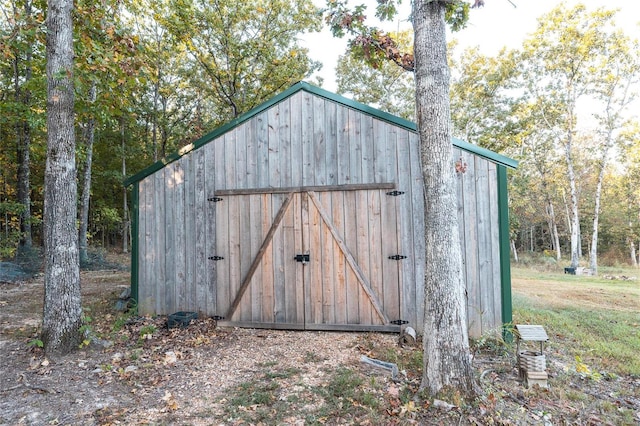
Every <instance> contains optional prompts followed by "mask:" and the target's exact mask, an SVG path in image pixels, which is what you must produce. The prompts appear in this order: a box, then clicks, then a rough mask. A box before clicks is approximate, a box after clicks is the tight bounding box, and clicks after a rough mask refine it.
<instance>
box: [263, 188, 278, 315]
mask: <svg viewBox="0 0 640 426" xmlns="http://www.w3.org/2000/svg"><path fill="white" fill-rule="evenodd" d="M261 197H262V199H263V201H262V204H263V206H265V208H264V210H263V211H262V239H263V240H264V238H265V237H266V235H267V232H268V231H269V229H270V228H271V224H272V223H273V218H274V216H275V214H276V212H277V210H278V207H279V206H274V205H273V196H272V195H271V194H262V195H261ZM273 258H274V253H273V242H271V244H270V245H269V247H268V248H267V251H266V252H265V254H264V257H263V258H262V322H274V318H273V311H274V292H273V284H274V283H273V281H274V262H273V260H274V259H273Z"/></svg>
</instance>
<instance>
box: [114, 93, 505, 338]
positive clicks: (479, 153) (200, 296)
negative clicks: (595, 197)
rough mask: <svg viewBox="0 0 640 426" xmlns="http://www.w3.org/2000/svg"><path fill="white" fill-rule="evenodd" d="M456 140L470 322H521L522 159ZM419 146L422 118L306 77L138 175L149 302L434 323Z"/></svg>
mask: <svg viewBox="0 0 640 426" xmlns="http://www.w3.org/2000/svg"><path fill="white" fill-rule="evenodd" d="M453 145H454V158H455V161H456V163H457V166H458V167H457V169H458V170H459V171H458V172H457V180H458V194H459V196H458V216H459V218H460V222H461V223H462V225H463V226H462V228H461V231H460V232H461V233H460V236H461V240H462V245H463V250H462V251H463V257H464V269H465V282H466V287H467V303H468V324H469V334H470V336H472V337H478V336H480V335H481V334H482V333H485V332H487V331H490V330H495V329H500V328H501V327H502V324H503V323H506V322H510V321H511V279H510V269H509V248H508V247H509V244H508V242H509V240H508V217H507V193H506V188H507V185H506V171H507V168H509V167H516V165H517V163H516V162H515V161H514V160H511V159H509V158H506V157H504V156H501V155H499V154H496V153H494V152H491V151H489V150H486V149H483V148H479V147H477V146H474V145H471V144H468V143H465V142H463V141H460V140H453ZM419 158H420V156H419V145H418V135H417V133H416V127H415V124H413V123H411V122H408V121H406V120H403V119H401V118H398V117H395V116H392V115H390V114H387V113H384V112H382V111H379V110H377V109H374V108H371V107H368V106H366V105H363V104H360V103H358V102H354V101H352V100H349V99H346V98H344V97H341V96H339V95H336V94H334V93H330V92H327V91H326V90H323V89H320V88H318V87H315V86H312V85H309V84H307V83H297V84H295V85H294V86H292V87H290V88H289V89H288V90H286V91H284V92H283V93H281V94H279V95H278V96H275V97H274V98H273V99H271V100H269V101H267V102H265V103H264V104H262V105H260V106H258V107H256V108H255V109H253V110H251V111H249V112H247V113H246V114H244V115H242V116H240V117H238V118H237V119H235V120H233V121H231V122H230V123H228V124H226V125H224V126H222V127H220V128H218V129H217V130H215V131H213V132H211V133H209V134H208V135H206V136H204V137H202V138H201V139H199V140H198V141H196V142H194V143H193V144H191V145H189V146H187V147H185V148H183V149H182V150H180V152H178V153H176V154H174V155H172V156H170V157H169V158H166V159H164V160H162V161H159V162H157V163H156V164H153V165H152V166H150V167H149V168H147V169H145V170H143V171H141V172H139V173H138V174H136V175H134V176H132V177H131V178H129V179H128V180H127V181H126V182H125V185H127V186H129V185H132V186H133V190H132V193H133V196H132V197H133V202H132V205H133V223H134V226H133V245H132V247H133V250H132V252H133V253H132V271H131V272H132V273H131V287H132V294H133V295H134V297H135V299H136V300H137V302H138V310H139V313H140V314H171V313H174V312H177V311H195V312H198V313H199V314H200V315H205V316H209V317H217V318H218V319H219V321H220V324H224V325H236V326H242V327H264V328H286V329H323V330H382V331H398V330H399V329H400V325H401V324H410V325H411V326H413V327H414V328H416V329H417V330H418V332H420V331H421V329H422V316H423V295H424V290H423V277H424V268H425V264H424V256H425V255H424V251H425V250H424V249H425V248H424V244H425V242H424V202H423V181H422V175H421V170H420V164H419V162H420V160H419ZM451 167H452V168H454V167H456V164H452V165H451Z"/></svg>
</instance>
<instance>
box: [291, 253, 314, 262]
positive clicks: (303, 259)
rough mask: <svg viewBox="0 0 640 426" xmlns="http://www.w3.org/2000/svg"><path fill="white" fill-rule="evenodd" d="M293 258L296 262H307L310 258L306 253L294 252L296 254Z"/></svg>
mask: <svg viewBox="0 0 640 426" xmlns="http://www.w3.org/2000/svg"><path fill="white" fill-rule="evenodd" d="M294 260H295V261H296V262H302V263H308V262H309V260H310V257H309V255H308V254H296V256H295V257H294Z"/></svg>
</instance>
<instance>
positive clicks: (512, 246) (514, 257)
mask: <svg viewBox="0 0 640 426" xmlns="http://www.w3.org/2000/svg"><path fill="white" fill-rule="evenodd" d="M511 250H512V251H513V260H515V261H516V263H517V262H518V250H516V241H515V240H511Z"/></svg>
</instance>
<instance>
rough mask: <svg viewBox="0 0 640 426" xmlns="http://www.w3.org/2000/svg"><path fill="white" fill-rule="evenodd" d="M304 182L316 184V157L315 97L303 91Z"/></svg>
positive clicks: (302, 139)
mask: <svg viewBox="0 0 640 426" xmlns="http://www.w3.org/2000/svg"><path fill="white" fill-rule="evenodd" d="M301 111H302V114H301V115H302V122H301V144H302V163H303V169H302V184H303V185H315V182H316V180H315V167H316V166H315V161H314V160H315V159H314V149H313V97H312V95H311V94H310V93H307V92H302V105H301Z"/></svg>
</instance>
